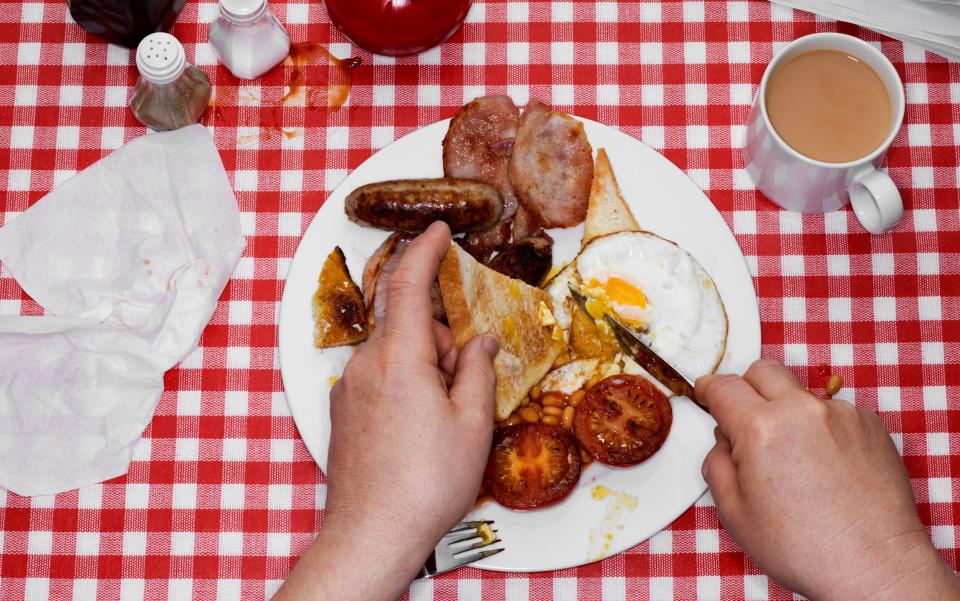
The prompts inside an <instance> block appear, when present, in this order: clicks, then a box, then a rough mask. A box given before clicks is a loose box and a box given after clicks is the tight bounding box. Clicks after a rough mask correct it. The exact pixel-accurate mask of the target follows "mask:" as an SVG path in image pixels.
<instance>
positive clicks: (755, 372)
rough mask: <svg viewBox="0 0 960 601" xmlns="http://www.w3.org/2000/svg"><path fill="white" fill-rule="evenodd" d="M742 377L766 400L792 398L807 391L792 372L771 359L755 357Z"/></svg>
mask: <svg viewBox="0 0 960 601" xmlns="http://www.w3.org/2000/svg"><path fill="white" fill-rule="evenodd" d="M743 379H744V380H746V381H747V382H749V383H750V385H751V386H753V389H754V390H756V391H757V392H758V393H759V394H760V396H762V397H763V398H765V399H767V400H773V399H785V398H793V397H796V396H797V395H798V394H805V393H806V392H807V389H806V388H805V387H804V386H803V384H801V383H800V382H798V381H797V378H796V377H795V376H794V375H793V372H791V371H790V370H789V369H787V368H786V367H784V366H783V364H782V363H780V362H779V361H774V360H773V359H757V360H756V361H754V362H753V365H751V366H750V369H748V370H747V373H745V374H743Z"/></svg>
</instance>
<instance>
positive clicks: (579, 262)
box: [547, 232, 727, 380]
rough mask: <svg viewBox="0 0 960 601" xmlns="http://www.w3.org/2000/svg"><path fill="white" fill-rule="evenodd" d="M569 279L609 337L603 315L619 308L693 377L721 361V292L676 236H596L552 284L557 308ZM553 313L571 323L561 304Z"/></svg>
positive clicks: (724, 337)
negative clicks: (677, 242)
mask: <svg viewBox="0 0 960 601" xmlns="http://www.w3.org/2000/svg"><path fill="white" fill-rule="evenodd" d="M571 281H572V282H575V283H576V284H578V285H579V287H580V291H581V292H582V293H583V294H585V295H586V296H587V298H588V301H587V303H586V306H587V312H588V313H589V314H590V316H591V317H593V318H594V319H595V320H596V322H597V325H598V327H599V329H600V331H601V334H603V335H605V336H609V337H612V332H611V331H610V329H609V327H608V326H607V324H606V323H605V322H604V321H603V314H604V313H612V314H614V315H615V316H616V317H618V318H619V319H620V320H621V321H622V322H624V323H626V324H628V325H630V326H632V327H633V328H634V329H635V330H636V331H637V332H639V333H640V334H641V336H640V337H641V339H642V340H643V341H644V342H645V343H646V344H647V345H648V346H650V348H652V349H653V350H654V351H655V352H656V353H657V354H658V355H660V356H661V357H662V358H663V359H665V360H666V361H667V362H668V363H670V364H671V365H672V366H673V367H675V368H676V369H677V370H678V371H679V372H680V373H681V374H683V375H684V376H686V377H687V378H689V379H690V380H695V379H696V378H698V377H700V376H702V375H706V374H709V373H712V372H713V371H714V370H715V369H716V368H717V365H718V364H719V363H720V359H721V358H722V357H723V352H724V349H725V348H726V340H727V316H726V312H725V311H724V308H723V302H722V301H721V299H720V294H719V293H718V292H717V288H716V285H715V284H714V282H713V280H712V279H711V278H710V276H709V275H708V274H707V272H706V271H705V270H704V269H703V267H701V266H700V264H699V263H697V261H696V260H695V259H694V258H693V257H692V256H691V255H690V253H688V252H687V251H685V250H683V249H682V248H680V247H679V246H677V245H676V244H674V243H673V242H670V241H669V240H665V239H663V238H661V237H659V236H657V235H655V234H651V233H649V232H622V233H619V234H611V235H609V236H604V237H601V238H597V239H595V240H593V241H591V242H590V243H589V244H588V245H587V246H586V247H585V248H584V249H583V250H582V251H581V252H580V255H579V256H578V257H577V258H576V260H575V262H574V263H573V264H572V265H571V266H569V267H568V268H567V269H565V270H563V271H562V272H561V273H560V274H559V275H558V276H557V277H556V278H555V279H554V281H553V282H551V283H550V285H549V286H548V288H547V290H548V292H549V293H550V294H551V296H552V297H553V299H554V303H553V304H554V307H555V308H557V307H562V306H564V305H565V304H566V303H565V299H566V297H568V296H569V295H570V293H569V290H568V289H567V283H568V282H571ZM556 319H557V322H558V323H559V324H560V325H561V326H562V327H564V328H569V327H570V321H571V316H570V315H569V314H568V313H566V312H561V311H559V310H558V311H556Z"/></svg>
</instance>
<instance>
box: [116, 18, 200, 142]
mask: <svg viewBox="0 0 960 601" xmlns="http://www.w3.org/2000/svg"><path fill="white" fill-rule="evenodd" d="M137 70H138V71H140V79H139V80H138V81H137V84H136V86H134V88H133V97H132V98H131V99H130V110H132V111H133V115H134V117H136V118H137V121H139V122H140V123H142V124H144V125H146V126H147V127H149V128H152V129H155V130H157V131H169V130H173V129H180V128H181V127H186V126H187V125H191V124H193V123H196V122H197V121H198V120H199V119H200V117H201V115H203V111H205V110H206V108H207V104H208V103H209V102H210V92H211V88H210V80H209V79H208V78H207V74H206V73H204V72H203V71H201V70H200V69H198V68H196V67H194V66H193V65H191V64H190V63H188V62H187V59H186V56H185V55H184V52H183V45H181V44H180V42H179V41H178V40H177V38H175V37H173V36H172V35H170V34H169V33H152V34H150V35H148V36H147V37H145V38H143V41H142V42H140V45H139V46H137Z"/></svg>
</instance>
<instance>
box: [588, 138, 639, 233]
mask: <svg viewBox="0 0 960 601" xmlns="http://www.w3.org/2000/svg"><path fill="white" fill-rule="evenodd" d="M637 231H640V226H639V224H637V220H636V219H635V218H634V216H633V212H632V211H631V210H630V207H629V206H627V203H626V201H625V200H624V199H623V196H622V195H621V194H620V187H619V186H618V185H617V178H616V176H614V174H613V168H612V167H611V166H610V159H608V158H607V152H606V151H605V150H604V149H603V148H601V149H600V151H599V152H597V160H596V161H595V162H594V167H593V185H592V186H591V188H590V202H589V204H588V206H587V220H586V223H585V224H584V228H583V241H582V242H581V243H580V246H581V248H582V247H584V246H586V245H587V243H588V242H590V241H591V240H593V239H594V238H599V237H600V236H606V235H607V234H616V233H619V232H637Z"/></svg>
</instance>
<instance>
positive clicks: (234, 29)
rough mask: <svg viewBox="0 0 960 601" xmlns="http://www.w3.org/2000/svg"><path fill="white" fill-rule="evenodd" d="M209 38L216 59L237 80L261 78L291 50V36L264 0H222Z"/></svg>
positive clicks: (211, 26)
mask: <svg viewBox="0 0 960 601" xmlns="http://www.w3.org/2000/svg"><path fill="white" fill-rule="evenodd" d="M238 5H246V6H239V7H238ZM244 11H246V12H247V13H248V14H243V12H244ZM208 40H209V42H210V46H211V47H212V49H213V53H214V54H215V55H216V57H217V60H219V61H220V62H221V63H223V65H224V66H225V67H226V68H227V69H229V70H230V72H231V73H233V74H234V75H235V76H237V77H238V78H240V79H256V78H257V77H260V76H261V75H263V74H264V73H266V72H267V71H269V70H270V69H272V68H273V67H275V66H277V65H278V64H280V63H281V62H282V61H283V59H285V58H286V57H287V55H288V54H289V53H290V36H288V35H287V31H286V30H285V29H284V28H283V25H281V24H280V21H278V20H277V18H276V17H275V16H274V15H273V13H272V12H271V11H270V8H269V7H268V6H267V5H266V2H265V1H262V2H258V3H251V2H250V1H249V0H221V1H220V15H219V16H218V17H217V18H216V20H215V21H214V22H213V23H211V25H210V32H209V34H208Z"/></svg>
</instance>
